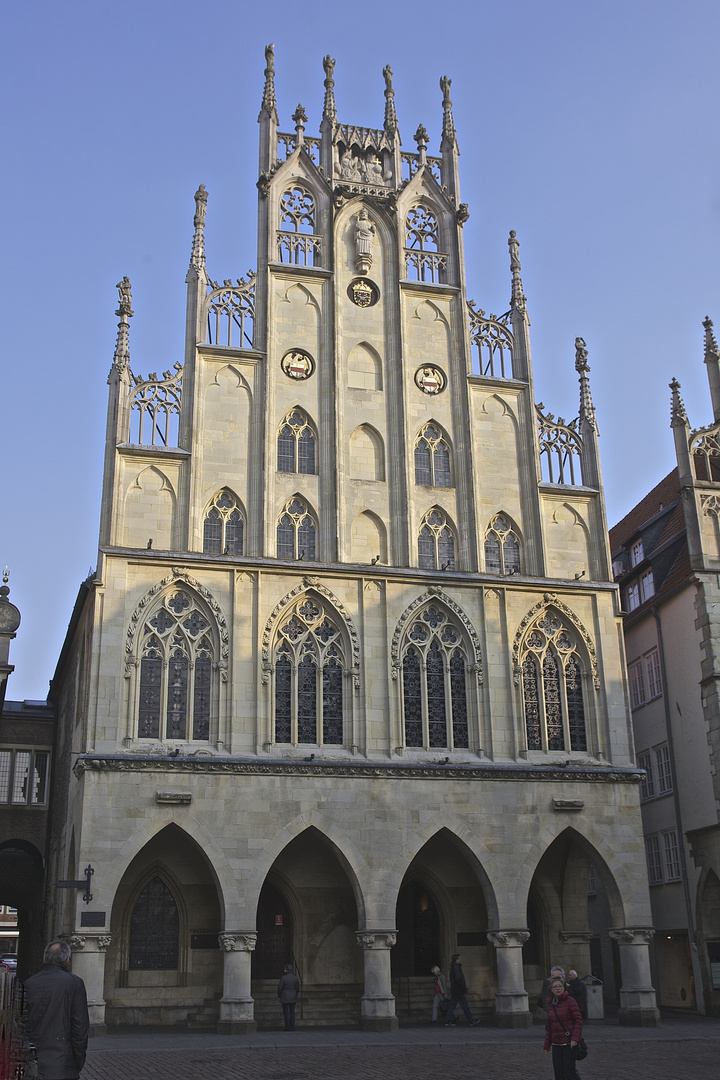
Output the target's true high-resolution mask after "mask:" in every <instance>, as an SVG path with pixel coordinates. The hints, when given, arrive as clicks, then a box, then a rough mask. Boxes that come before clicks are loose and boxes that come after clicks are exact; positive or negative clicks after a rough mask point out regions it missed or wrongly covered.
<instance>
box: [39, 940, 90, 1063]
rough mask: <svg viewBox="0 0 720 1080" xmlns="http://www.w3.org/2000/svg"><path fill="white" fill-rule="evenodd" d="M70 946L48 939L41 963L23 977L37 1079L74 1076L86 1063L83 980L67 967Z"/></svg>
mask: <svg viewBox="0 0 720 1080" xmlns="http://www.w3.org/2000/svg"><path fill="white" fill-rule="evenodd" d="M70 956H71V949H70V946H69V945H68V944H67V942H65V941H51V942H50V944H49V945H48V946H47V947H46V949H45V952H44V953H43V966H42V967H41V968H40V970H39V971H38V972H37V974H35V975H31V976H30V978H29V979H26V980H25V1001H26V1004H27V1031H28V1036H29V1038H30V1041H31V1042H32V1043H33V1044H34V1046H35V1050H36V1053H37V1061H38V1073H37V1075H38V1080H77V1078H78V1077H79V1076H80V1071H81V1069H82V1067H83V1065H84V1064H85V1054H86V1051H87V1043H88V1031H89V1028H90V1021H89V1017H88V1007H87V995H86V993H85V983H84V982H83V981H82V979H81V978H79V976H77V975H73V974H72V973H71V971H70Z"/></svg>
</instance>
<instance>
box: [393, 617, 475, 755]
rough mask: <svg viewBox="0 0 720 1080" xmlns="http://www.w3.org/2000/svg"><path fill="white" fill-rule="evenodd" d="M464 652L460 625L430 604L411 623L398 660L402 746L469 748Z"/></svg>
mask: <svg viewBox="0 0 720 1080" xmlns="http://www.w3.org/2000/svg"><path fill="white" fill-rule="evenodd" d="M467 667H468V665H467V652H466V648H465V645H464V643H463V639H462V635H461V633H460V631H459V629H458V628H457V627H456V626H455V625H454V624H453V622H452V621H451V620H450V619H449V618H448V616H447V615H446V613H445V612H444V611H443V610H442V609H441V608H439V607H436V606H435V605H430V606H429V607H427V608H426V609H425V611H423V612H422V614H421V615H419V616H418V618H417V619H415V621H414V622H413V624H412V626H411V627H410V629H409V631H408V633H407V636H406V640H405V649H404V655H403V659H402V695H403V720H404V726H405V745H406V746H410V747H425V749H431V748H435V747H442V748H449V749H456V750H461V749H467V748H468V747H469V745H470V741H469V728H468V692H467Z"/></svg>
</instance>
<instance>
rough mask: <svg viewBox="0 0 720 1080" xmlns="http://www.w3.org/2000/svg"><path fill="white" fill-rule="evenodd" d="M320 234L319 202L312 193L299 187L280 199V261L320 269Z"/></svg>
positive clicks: (297, 185)
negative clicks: (318, 223) (317, 206)
mask: <svg viewBox="0 0 720 1080" xmlns="http://www.w3.org/2000/svg"><path fill="white" fill-rule="evenodd" d="M316 230H317V219H316V211H315V200H314V199H313V197H312V195H311V194H310V192H309V191H306V190H305V188H304V187H301V185H300V184H295V185H293V187H291V188H288V190H287V191H285V192H283V195H282V197H281V199H280V229H279V231H278V259H279V261H280V262H284V263H293V264H294V265H295V266H319V265H320V253H321V242H320V237H319V236H318V235H316Z"/></svg>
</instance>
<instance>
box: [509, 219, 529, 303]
mask: <svg viewBox="0 0 720 1080" xmlns="http://www.w3.org/2000/svg"><path fill="white" fill-rule="evenodd" d="M508 249H509V251H510V273H511V274H512V295H511V296H510V309H511V311H525V303H526V300H525V294H524V292H523V284H522V278H521V277H520V271H521V270H522V267H521V266H520V254H519V252H520V243H519V241H518V238H517V233H516V232H515V230H514V229H511V230H510V236H509V237H508Z"/></svg>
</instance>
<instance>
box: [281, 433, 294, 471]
mask: <svg viewBox="0 0 720 1080" xmlns="http://www.w3.org/2000/svg"><path fill="white" fill-rule="evenodd" d="M277 455H278V464H277V467H278V472H295V432H294V431H293V429H292V428H291V427H290V425H289V424H285V426H284V427H283V428H282V430H281V431H280V434H279V435H278V443H277Z"/></svg>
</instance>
